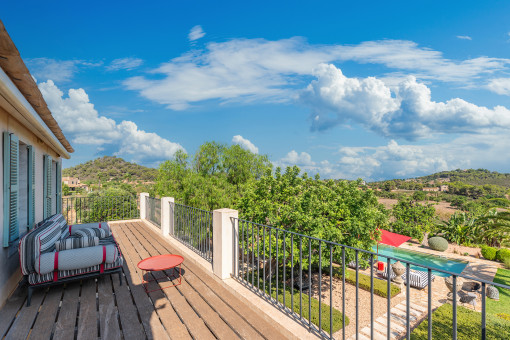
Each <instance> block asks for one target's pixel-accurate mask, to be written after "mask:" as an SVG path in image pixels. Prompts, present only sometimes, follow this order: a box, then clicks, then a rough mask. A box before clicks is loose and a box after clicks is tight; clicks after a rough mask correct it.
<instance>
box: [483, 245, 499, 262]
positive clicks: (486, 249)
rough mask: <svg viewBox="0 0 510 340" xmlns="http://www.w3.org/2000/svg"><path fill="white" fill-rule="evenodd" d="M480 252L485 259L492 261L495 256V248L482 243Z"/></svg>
mask: <svg viewBox="0 0 510 340" xmlns="http://www.w3.org/2000/svg"><path fill="white" fill-rule="evenodd" d="M481 252H482V256H483V257H484V258H485V259H487V260H491V261H493V260H494V259H495V258H496V253H497V249H496V248H494V247H490V246H486V245H484V246H482V249H481Z"/></svg>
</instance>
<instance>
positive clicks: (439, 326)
mask: <svg viewBox="0 0 510 340" xmlns="http://www.w3.org/2000/svg"><path fill="white" fill-rule="evenodd" d="M494 282H497V283H502V284H506V285H510V270H508V269H502V268H499V269H498V271H497V273H496V276H495V277H494ZM498 290H499V301H494V300H491V299H487V300H486V301H487V321H486V322H487V339H510V319H508V316H510V291H509V290H506V289H502V288H498ZM498 314H499V316H498ZM502 314H506V315H508V316H507V317H506V318H505V317H501V316H503V315H502ZM481 324H482V321H481V313H479V312H475V311H473V310H470V309H467V308H465V307H462V306H458V308H457V325H458V326H457V330H458V339H479V338H480V337H481V333H480V332H481V331H480V329H481ZM427 327H428V322H427V320H426V319H425V321H423V322H422V323H421V324H420V325H419V326H418V327H417V328H416V329H415V330H414V331H413V332H412V333H411V339H427ZM432 333H433V338H434V339H436V338H437V339H443V338H444V339H446V338H451V335H452V306H451V305H450V304H444V305H443V306H441V307H439V308H438V309H437V310H436V311H435V312H434V314H433V315H432Z"/></svg>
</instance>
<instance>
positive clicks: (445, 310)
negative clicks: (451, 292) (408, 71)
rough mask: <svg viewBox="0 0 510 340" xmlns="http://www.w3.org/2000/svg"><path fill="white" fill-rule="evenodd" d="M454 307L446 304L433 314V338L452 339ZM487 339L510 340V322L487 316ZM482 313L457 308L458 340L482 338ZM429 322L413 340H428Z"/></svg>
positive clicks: (423, 325)
mask: <svg viewBox="0 0 510 340" xmlns="http://www.w3.org/2000/svg"><path fill="white" fill-rule="evenodd" d="M452 316H453V308H452V305H450V304H449V303H446V304H444V305H442V306H441V307H439V308H438V309H437V310H436V311H435V312H434V314H432V338H433V339H451V338H452ZM486 322H487V339H506V340H508V339H510V321H506V320H503V319H501V318H498V317H496V316H495V315H493V314H487V321H486ZM481 324H482V321H481V313H479V312H475V311H473V310H471V309H467V308H465V307H462V306H458V307H457V339H459V340H464V339H465V340H472V339H480V338H481V328H482V327H481ZM427 331H428V321H427V319H425V321H423V322H422V323H421V324H420V325H419V326H418V327H417V328H416V329H414V330H413V332H412V333H411V339H413V340H421V339H427V334H428V333H427Z"/></svg>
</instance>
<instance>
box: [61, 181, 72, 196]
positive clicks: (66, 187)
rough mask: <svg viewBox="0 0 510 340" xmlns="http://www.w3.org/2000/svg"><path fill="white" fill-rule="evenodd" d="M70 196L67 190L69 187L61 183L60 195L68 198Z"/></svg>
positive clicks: (69, 191)
mask: <svg viewBox="0 0 510 340" xmlns="http://www.w3.org/2000/svg"><path fill="white" fill-rule="evenodd" d="M70 194H71V190H70V189H69V185H67V184H65V183H63V184H62V195H64V196H69V195H70Z"/></svg>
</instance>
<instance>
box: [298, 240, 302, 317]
mask: <svg viewBox="0 0 510 340" xmlns="http://www.w3.org/2000/svg"><path fill="white" fill-rule="evenodd" d="M302 318H303V237H302V236H299V319H300V320H301V319H302Z"/></svg>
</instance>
